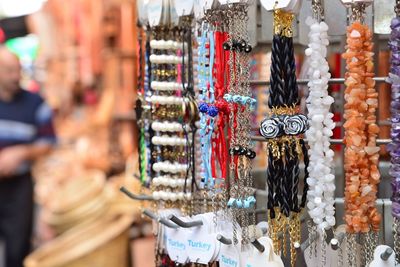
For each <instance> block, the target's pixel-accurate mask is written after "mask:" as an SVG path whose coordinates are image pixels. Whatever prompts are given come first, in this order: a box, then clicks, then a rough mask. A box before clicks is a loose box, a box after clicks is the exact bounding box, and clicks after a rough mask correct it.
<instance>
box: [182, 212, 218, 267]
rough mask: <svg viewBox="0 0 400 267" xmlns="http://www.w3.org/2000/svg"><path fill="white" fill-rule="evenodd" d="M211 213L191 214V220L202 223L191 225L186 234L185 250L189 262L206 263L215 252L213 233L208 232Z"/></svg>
mask: <svg viewBox="0 0 400 267" xmlns="http://www.w3.org/2000/svg"><path fill="white" fill-rule="evenodd" d="M211 216H212V214H211V213H206V214H200V215H196V216H193V217H192V219H191V220H193V221H198V220H201V221H202V222H203V225H202V226H200V227H193V228H191V231H190V232H189V233H188V235H187V243H186V245H187V250H188V255H189V259H190V261H191V262H196V263H202V264H207V263H209V262H210V261H211V259H212V258H213V256H214V252H215V242H217V240H216V239H215V235H214V234H212V233H210V230H211V225H210V224H211V223H212V220H211V219H212V217H211Z"/></svg>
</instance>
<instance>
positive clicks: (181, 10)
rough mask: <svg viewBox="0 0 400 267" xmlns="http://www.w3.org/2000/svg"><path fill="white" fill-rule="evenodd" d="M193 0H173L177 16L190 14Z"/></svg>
mask: <svg viewBox="0 0 400 267" xmlns="http://www.w3.org/2000/svg"><path fill="white" fill-rule="evenodd" d="M194 1H195V0H174V6H175V10H176V13H177V14H178V16H187V15H190V14H192V12H193V5H194Z"/></svg>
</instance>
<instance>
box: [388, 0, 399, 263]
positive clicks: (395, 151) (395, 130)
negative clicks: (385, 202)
mask: <svg viewBox="0 0 400 267" xmlns="http://www.w3.org/2000/svg"><path fill="white" fill-rule="evenodd" d="M395 13H396V17H395V18H394V19H393V20H392V22H391V25H390V27H391V29H392V33H391V35H390V40H389V48H390V50H391V52H392V57H391V61H390V63H391V67H390V73H389V79H390V82H391V83H392V103H391V112H392V119H391V121H392V129H391V137H392V143H391V144H389V145H388V150H389V151H390V156H391V163H392V164H391V168H390V171H389V173H390V175H391V176H392V178H393V180H392V191H393V193H392V197H391V200H392V215H393V232H394V236H393V238H394V251H395V253H396V260H397V262H400V176H399V171H400V154H399V151H400V135H399V126H400V97H399V95H400V34H399V31H400V1H399V0H396V6H395Z"/></svg>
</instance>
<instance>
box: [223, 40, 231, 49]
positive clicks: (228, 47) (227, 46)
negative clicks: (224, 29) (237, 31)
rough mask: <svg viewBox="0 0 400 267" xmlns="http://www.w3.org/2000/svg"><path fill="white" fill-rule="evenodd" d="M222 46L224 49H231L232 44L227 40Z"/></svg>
mask: <svg viewBox="0 0 400 267" xmlns="http://www.w3.org/2000/svg"><path fill="white" fill-rule="evenodd" d="M222 47H223V48H224V50H230V49H231V46H230V44H229V43H227V42H225V43H224V44H223V45H222Z"/></svg>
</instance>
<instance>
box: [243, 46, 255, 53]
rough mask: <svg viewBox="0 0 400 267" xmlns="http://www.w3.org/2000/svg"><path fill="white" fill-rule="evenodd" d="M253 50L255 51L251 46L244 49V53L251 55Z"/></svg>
mask: <svg viewBox="0 0 400 267" xmlns="http://www.w3.org/2000/svg"><path fill="white" fill-rule="evenodd" d="M251 50H253V47H251V45H246V48H245V49H244V52H246V53H250V52H251Z"/></svg>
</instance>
